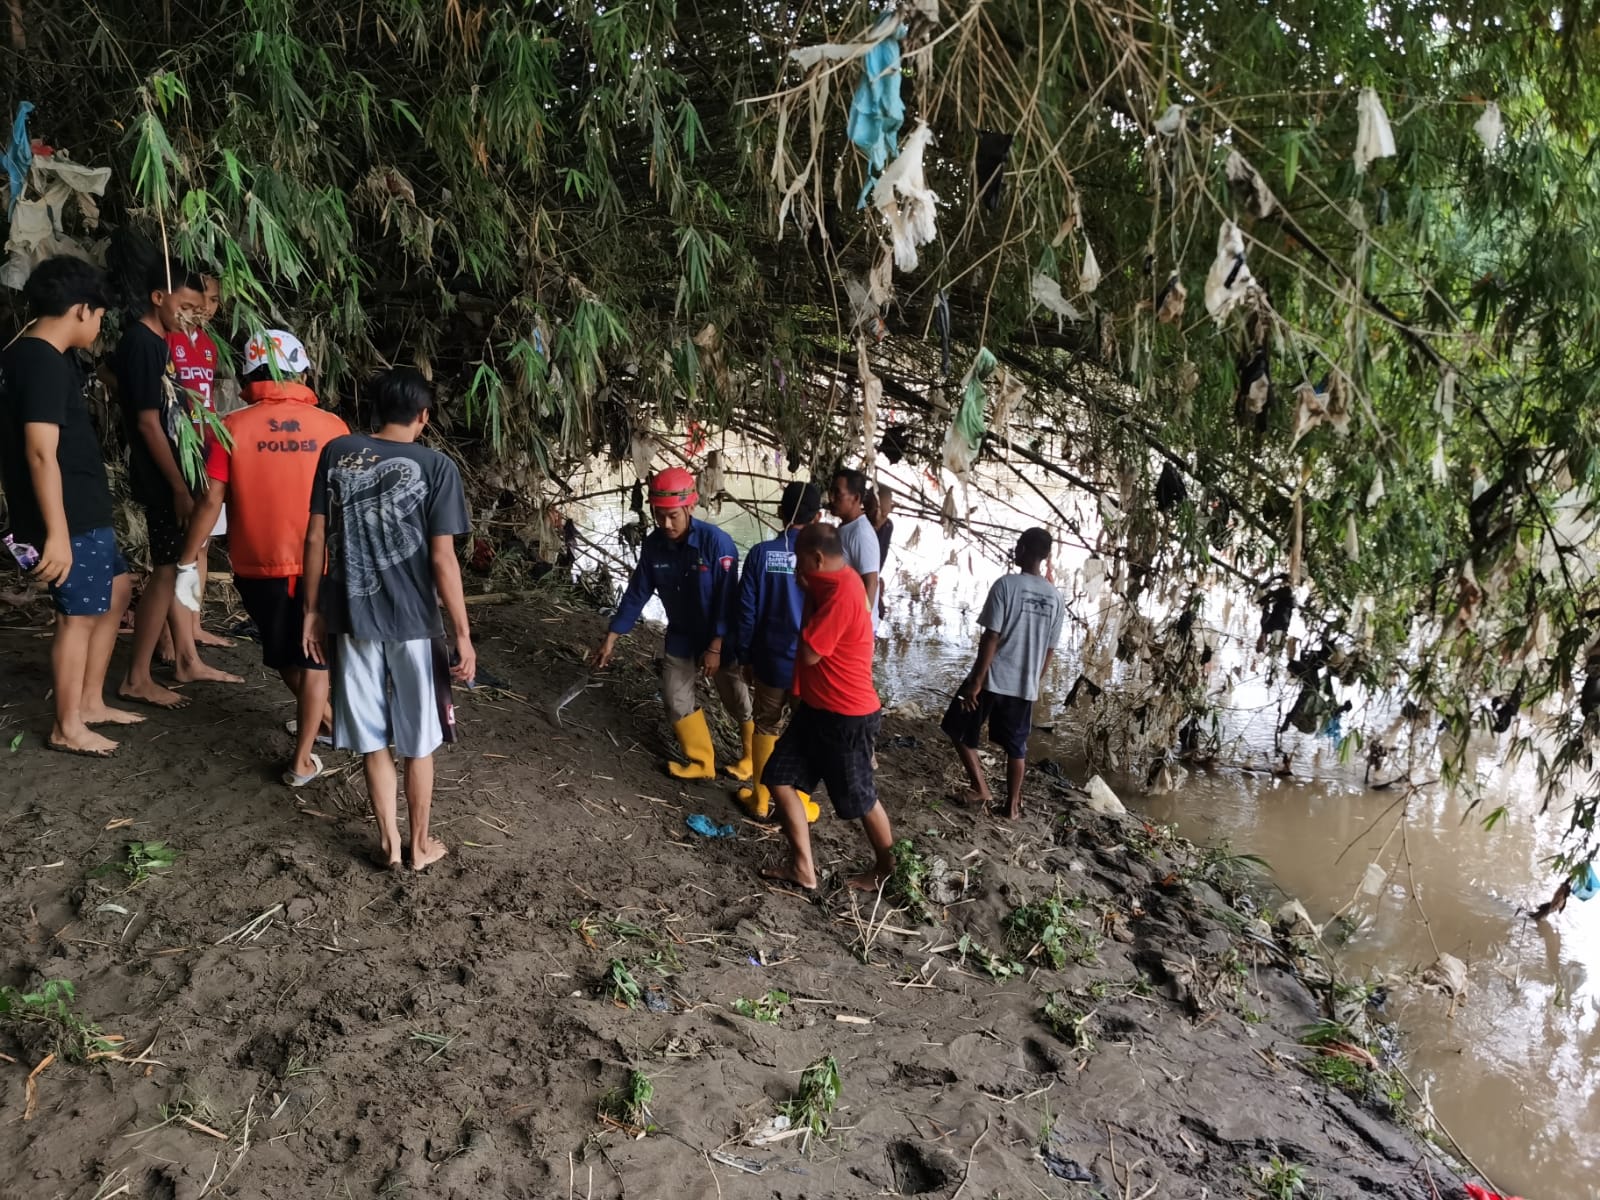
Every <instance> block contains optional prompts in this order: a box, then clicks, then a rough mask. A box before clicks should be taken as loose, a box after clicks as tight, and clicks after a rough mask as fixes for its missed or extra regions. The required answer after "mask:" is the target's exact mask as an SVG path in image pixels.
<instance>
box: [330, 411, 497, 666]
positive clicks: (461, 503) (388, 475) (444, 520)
mask: <svg viewBox="0 0 1600 1200" xmlns="http://www.w3.org/2000/svg"><path fill="white" fill-rule="evenodd" d="M311 514H312V515H313V516H325V517H327V518H328V583H327V586H326V587H324V588H323V589H322V595H323V601H322V611H323V613H324V615H325V616H326V617H327V618H328V627H329V630H330V631H331V632H333V633H342V634H345V635H347V636H349V637H352V638H356V639H358V640H360V641H370V642H409V641H416V640H418V639H420V638H434V637H439V636H440V635H442V634H443V633H444V621H443V620H442V619H441V618H440V616H439V593H438V591H437V589H436V588H435V587H434V583H433V560H432V557H431V555H430V553H429V550H430V547H429V541H430V539H432V538H435V537H439V536H441V535H443V534H450V535H452V536H454V535H457V534H462V533H466V532H467V525H468V521H467V501H466V496H465V495H464V494H463V492H462V490H461V473H460V472H459V471H457V470H456V465H455V463H453V462H451V461H450V460H449V459H448V458H446V457H445V456H444V455H442V454H440V453H439V452H438V451H437V450H430V449H428V447H426V446H418V445H416V444H414V443H411V442H386V441H383V440H381V439H379V438H375V437H369V436H367V435H366V434H364V433H353V434H349V435H347V436H345V437H337V438H334V439H333V441H331V442H329V443H328V444H327V445H326V446H324V447H323V450H322V458H321V459H320V460H319V461H318V463H317V477H316V479H315V481H314V482H313V483H312V485H311Z"/></svg>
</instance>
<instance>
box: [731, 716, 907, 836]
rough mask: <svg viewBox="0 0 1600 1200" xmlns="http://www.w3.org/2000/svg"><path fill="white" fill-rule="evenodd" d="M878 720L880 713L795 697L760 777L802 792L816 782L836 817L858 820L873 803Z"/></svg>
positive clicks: (767, 782) (814, 787) (875, 798)
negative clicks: (848, 712)
mask: <svg viewBox="0 0 1600 1200" xmlns="http://www.w3.org/2000/svg"><path fill="white" fill-rule="evenodd" d="M882 719H883V714H882V713H869V714H867V715H866V716H864V717H847V716H845V715H843V714H842V713H833V712H827V711H826V710H824V709H820V708H812V707H811V706H810V705H809V704H801V703H799V702H798V701H797V702H796V703H795V706H794V715H793V716H792V717H790V718H789V727H788V728H787V729H785V730H784V731H783V736H782V737H780V738H779V739H778V744H777V745H776V746H774V747H773V748H772V757H771V758H769V759H767V766H766V770H764V771H763V772H762V773H761V782H762V783H764V784H766V785H767V787H769V788H774V787H792V788H794V789H796V790H797V791H801V792H813V791H815V790H816V788H817V784H818V783H821V784H822V785H823V786H825V787H826V788H827V789H828V799H829V800H831V801H832V802H833V811H834V812H835V813H836V814H837V815H838V816H839V818H840V819H841V820H845V821H856V820H860V819H861V818H862V817H864V816H866V815H867V814H868V813H869V812H871V811H872V809H873V806H874V805H876V804H877V803H878V790H877V788H876V786H875V785H874V784H873V780H872V748H873V745H874V744H875V743H876V742H877V740H878V725H879V723H880V722H881V721H882Z"/></svg>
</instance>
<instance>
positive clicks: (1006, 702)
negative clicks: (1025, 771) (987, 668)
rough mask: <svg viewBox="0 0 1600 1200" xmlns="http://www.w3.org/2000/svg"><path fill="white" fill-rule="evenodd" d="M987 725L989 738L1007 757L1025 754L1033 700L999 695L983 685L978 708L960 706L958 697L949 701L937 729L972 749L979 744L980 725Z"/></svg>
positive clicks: (1031, 725) (1025, 755)
mask: <svg viewBox="0 0 1600 1200" xmlns="http://www.w3.org/2000/svg"><path fill="white" fill-rule="evenodd" d="M985 725H988V726H989V740H990V741H991V742H993V743H994V744H995V745H996V746H999V747H1000V748H1001V749H1002V750H1004V751H1005V752H1006V757H1007V758H1027V757H1028V735H1029V734H1030V733H1032V732H1033V701H1032V700H1023V699H1021V698H1020V697H1017V696H1000V695H997V694H995V693H994V692H991V691H989V690H988V689H987V688H985V689H984V690H983V691H982V692H980V693H979V694H978V707H977V708H976V709H974V710H972V711H970V712H969V711H968V710H967V709H965V708H962V707H961V697H960V696H957V697H956V698H955V699H954V700H952V701H950V707H949V708H947V709H946V710H945V714H944V720H943V721H941V722H939V728H940V729H942V730H943V731H944V732H945V734H946V736H948V737H949V738H950V739H951V740H952V741H955V742H959V743H961V745H963V746H967V747H969V748H971V749H973V750H976V749H977V748H978V747H979V746H980V745H981V744H982V743H983V727H984V726H985Z"/></svg>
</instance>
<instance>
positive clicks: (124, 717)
mask: <svg viewBox="0 0 1600 1200" xmlns="http://www.w3.org/2000/svg"><path fill="white" fill-rule="evenodd" d="M143 720H144V717H143V715H142V714H140V713H132V712H129V711H128V710H127V709H125V708H112V707H111V706H110V705H109V704H101V705H100V706H98V707H96V708H86V709H84V710H83V723H84V724H85V725H138V724H140V723H141V722H143Z"/></svg>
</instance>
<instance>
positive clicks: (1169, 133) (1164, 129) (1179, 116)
mask: <svg viewBox="0 0 1600 1200" xmlns="http://www.w3.org/2000/svg"><path fill="white" fill-rule="evenodd" d="M1182 128H1183V105H1181V104H1169V105H1167V111H1166V112H1164V113H1162V114H1161V118H1160V120H1158V121H1157V122H1156V132H1157V133H1159V134H1160V135H1161V136H1162V137H1175V136H1176V135H1177V133H1178V131H1179V130H1180V129H1182Z"/></svg>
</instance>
